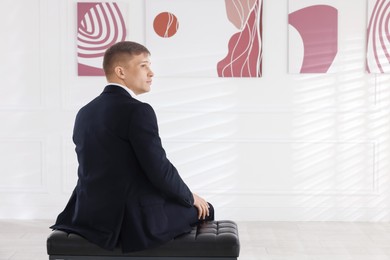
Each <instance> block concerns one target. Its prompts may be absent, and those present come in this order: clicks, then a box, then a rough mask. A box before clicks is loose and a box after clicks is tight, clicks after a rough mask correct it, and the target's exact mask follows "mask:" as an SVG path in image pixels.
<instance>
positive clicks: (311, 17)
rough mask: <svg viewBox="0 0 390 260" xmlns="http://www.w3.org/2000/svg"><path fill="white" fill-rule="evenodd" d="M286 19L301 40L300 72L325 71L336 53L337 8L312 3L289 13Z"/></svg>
mask: <svg viewBox="0 0 390 260" xmlns="http://www.w3.org/2000/svg"><path fill="white" fill-rule="evenodd" d="M288 19H289V24H290V25H292V26H293V27H294V28H295V29H296V30H297V31H298V33H299V34H300V36H301V38H302V41H303V46H304V57H303V63H302V67H301V70H300V73H326V72H327V71H328V70H329V67H330V66H331V65H332V63H333V61H334V59H335V57H336V54H337V42H338V40H337V39H338V37H337V9H336V8H334V7H332V6H328V5H313V6H309V7H305V8H303V9H300V10H298V11H295V12H293V13H290V14H289V16H288Z"/></svg>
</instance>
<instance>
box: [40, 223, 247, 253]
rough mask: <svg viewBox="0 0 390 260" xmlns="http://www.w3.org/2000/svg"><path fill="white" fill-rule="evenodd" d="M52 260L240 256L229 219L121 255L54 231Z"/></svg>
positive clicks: (50, 242) (49, 247)
mask: <svg viewBox="0 0 390 260" xmlns="http://www.w3.org/2000/svg"><path fill="white" fill-rule="evenodd" d="M47 253H48V255H49V259H51V260H87V259H88V260H92V259H96V260H123V259H127V260H130V259H131V260H152V259H160V260H170V259H172V260H235V259H237V257H238V256H239V253H240V241H239V237H238V229H237V224H236V223H235V222H233V221H229V220H220V221H209V222H204V223H201V224H199V225H197V226H195V227H193V229H192V231H191V232H190V233H188V234H184V235H181V236H179V237H177V238H175V239H173V240H172V241H170V242H168V243H166V244H164V245H162V246H160V247H157V248H153V249H148V250H144V251H139V252H134V253H127V254H124V253H122V251H121V249H120V248H116V249H115V250H114V251H108V250H105V249H102V248H100V247H98V246H96V245H94V244H91V243H90V242H88V241H87V240H85V239H84V238H82V237H81V236H79V235H76V234H72V233H70V234H68V233H66V232H63V231H59V230H55V231H53V232H52V233H51V234H50V235H49V237H48V239H47Z"/></svg>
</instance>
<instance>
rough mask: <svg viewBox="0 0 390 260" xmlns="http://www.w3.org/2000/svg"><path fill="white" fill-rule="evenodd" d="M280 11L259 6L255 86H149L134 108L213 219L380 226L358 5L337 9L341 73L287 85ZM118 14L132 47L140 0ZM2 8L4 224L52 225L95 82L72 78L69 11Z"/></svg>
mask: <svg viewBox="0 0 390 260" xmlns="http://www.w3.org/2000/svg"><path fill="white" fill-rule="evenodd" d="M287 2H288V1H287V0H285V1H281V0H278V1H275V0H273V1H271V0H264V11H263V15H264V19H263V22H264V27H263V29H264V31H263V38H264V42H263V43H264V53H263V54H264V62H263V77H262V78H257V79H253V78H252V79H245V78H243V79H239V78H233V79H220V78H159V77H158V75H156V77H155V80H154V84H153V86H152V88H153V90H152V92H151V93H149V94H146V95H144V96H142V97H141V98H142V99H143V100H144V101H146V102H149V103H150V104H152V105H153V106H154V107H155V110H156V113H157V115H158V118H159V123H160V131H161V137H162V139H163V143H164V146H165V148H166V151H167V153H168V156H169V158H170V159H171V161H172V162H173V163H174V164H175V165H176V166H177V168H178V169H179V171H180V172H181V175H182V176H183V178H184V179H185V180H186V181H187V183H188V184H189V186H190V187H191V188H192V189H193V190H194V191H195V192H198V193H199V194H200V195H203V196H205V197H206V198H208V199H209V200H210V201H211V202H212V203H213V204H214V205H215V207H216V210H217V218H219V219H235V220H343V221H388V220H390V208H389V204H390V178H389V177H390V176H389V170H390V164H389V162H390V147H389V135H390V122H389V119H390V106H389V105H390V104H389V103H390V93H389V83H390V76H387V75H369V74H367V73H365V72H364V58H365V26H366V19H367V18H366V0H354V1H343V3H342V7H341V8H340V9H339V25H340V27H339V35H340V42H339V56H338V59H339V62H340V63H339V64H341V66H340V68H339V72H337V73H334V74H311V75H308V74H306V75H292V74H288V73H287V57H288V53H287V40H288V31H287V30H288V25H287V13H288V6H287ZM128 3H129V20H128V24H129V25H130V26H129V32H128V33H129V35H130V37H129V39H130V40H135V41H139V42H141V43H142V42H144V31H143V30H144V28H143V26H144V20H143V19H144V9H143V8H144V7H143V0H131V1H128ZM2 6H3V7H4V8H1V9H0V17H1V23H0V33H1V35H2V41H1V42H0V49H1V50H2V54H1V57H2V62H1V65H0V76H1V79H2V84H1V86H0V90H1V95H0V100H1V102H0V122H2V126H1V127H0V218H20V219H27V218H44V219H54V218H55V217H56V216H57V214H58V213H59V212H60V211H61V210H62V209H63V207H64V206H65V203H66V202H67V200H68V198H69V195H70V192H71V190H72V189H73V187H74V184H75V181H76V168H77V164H76V156H75V153H74V147H73V143H72V141H71V135H72V127H73V120H74V116H75V113H76V112H77V110H78V109H79V108H80V107H81V106H82V105H83V104H85V103H86V102H87V101H89V100H90V99H92V98H93V97H95V96H96V95H98V94H99V93H100V92H101V90H102V88H103V87H104V84H105V80H104V79H103V78H102V77H77V76H76V58H75V27H76V26H75V22H76V17H75V13H76V1H73V0H56V1H53V0H17V1H16V0H6V1H3V2H2ZM206 38H207V37H205V39H206ZM152 59H153V55H152ZM152 61H153V60H152ZM173 69H174V68H173Z"/></svg>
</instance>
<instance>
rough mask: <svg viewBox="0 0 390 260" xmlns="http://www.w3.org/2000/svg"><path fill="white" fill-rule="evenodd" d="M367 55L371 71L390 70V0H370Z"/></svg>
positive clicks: (367, 65) (383, 71) (381, 71)
mask: <svg viewBox="0 0 390 260" xmlns="http://www.w3.org/2000/svg"><path fill="white" fill-rule="evenodd" d="M367 7H368V8H367V12H368V14H367V17H368V19H367V23H368V24H367V43H366V46H367V56H366V70H367V72H369V73H389V72H390V31H389V24H390V23H389V20H390V13H389V10H390V0H368V5H367Z"/></svg>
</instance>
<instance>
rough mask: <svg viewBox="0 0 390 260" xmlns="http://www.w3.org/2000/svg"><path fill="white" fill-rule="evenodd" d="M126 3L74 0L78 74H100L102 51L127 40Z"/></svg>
mask: <svg viewBox="0 0 390 260" xmlns="http://www.w3.org/2000/svg"><path fill="white" fill-rule="evenodd" d="M126 11H127V9H126V5H125V4H123V3H119V2H79V3H77V68H78V75H79V76H103V75H104V72H103V69H102V62H103V56H104V52H105V51H106V49H107V48H108V47H110V46H111V45H113V44H114V43H116V42H120V41H123V40H125V39H126V24H125V20H126V19H125V14H126Z"/></svg>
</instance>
